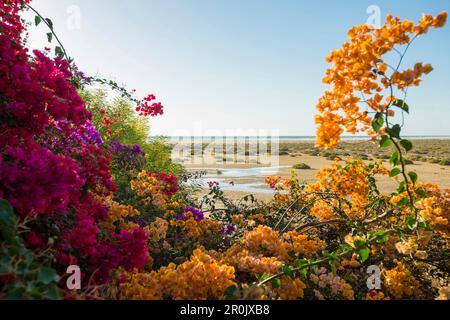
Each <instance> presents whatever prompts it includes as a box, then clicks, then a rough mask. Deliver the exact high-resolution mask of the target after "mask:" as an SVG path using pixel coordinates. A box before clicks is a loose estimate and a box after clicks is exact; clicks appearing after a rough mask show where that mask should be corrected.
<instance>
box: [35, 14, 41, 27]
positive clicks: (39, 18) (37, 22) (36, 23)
mask: <svg viewBox="0 0 450 320" xmlns="http://www.w3.org/2000/svg"><path fill="white" fill-rule="evenodd" d="M41 22H42V19H41V17H39V16H36V17H34V24H35V25H36V27H37V26H38V25H39V24H40V23H41Z"/></svg>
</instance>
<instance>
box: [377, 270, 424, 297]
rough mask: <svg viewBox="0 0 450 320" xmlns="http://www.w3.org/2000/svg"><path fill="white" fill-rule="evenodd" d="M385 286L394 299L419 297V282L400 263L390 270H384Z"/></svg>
mask: <svg viewBox="0 0 450 320" xmlns="http://www.w3.org/2000/svg"><path fill="white" fill-rule="evenodd" d="M383 275H384V278H385V286H386V288H387V290H388V291H389V293H390V294H392V295H393V296H394V298H396V299H402V298H407V297H416V298H418V297H420V295H421V291H420V283H419V282H418V281H417V280H416V279H415V278H414V276H413V275H412V274H411V272H410V271H409V270H408V269H406V267H405V266H404V265H403V264H402V263H398V264H397V266H396V267H395V268H393V269H390V270H384V271H383Z"/></svg>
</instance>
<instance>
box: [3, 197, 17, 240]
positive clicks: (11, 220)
mask: <svg viewBox="0 0 450 320" xmlns="http://www.w3.org/2000/svg"><path fill="white" fill-rule="evenodd" d="M17 222H18V219H17V216H16V215H15V214H14V211H13V208H12V207H11V205H10V204H9V203H8V201H6V200H3V199H0V234H1V235H2V236H3V238H5V240H6V241H8V242H14V239H15V237H16V235H17V228H18V225H17Z"/></svg>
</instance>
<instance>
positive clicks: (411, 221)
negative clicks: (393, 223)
mask: <svg viewBox="0 0 450 320" xmlns="http://www.w3.org/2000/svg"><path fill="white" fill-rule="evenodd" d="M405 222H406V225H407V226H408V228H409V229H411V230H412V229H414V225H415V224H416V217H415V216H410V217H408V218H406V219H405Z"/></svg>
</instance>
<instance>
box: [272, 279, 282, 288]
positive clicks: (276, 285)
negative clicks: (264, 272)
mask: <svg viewBox="0 0 450 320" xmlns="http://www.w3.org/2000/svg"><path fill="white" fill-rule="evenodd" d="M272 287H273V288H274V289H278V288H280V287H281V280H280V278H275V279H273V280H272Z"/></svg>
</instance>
